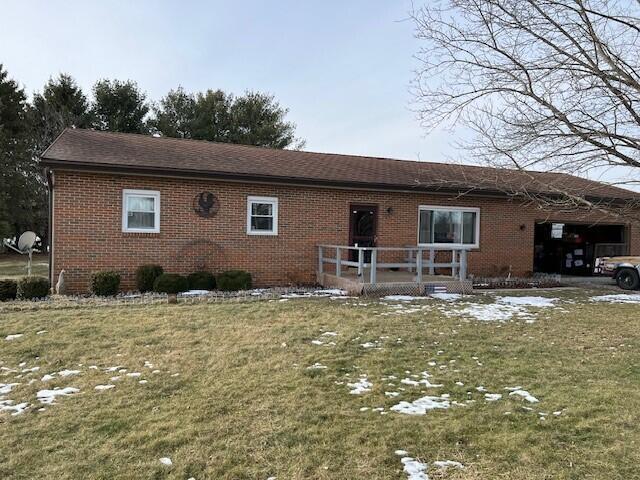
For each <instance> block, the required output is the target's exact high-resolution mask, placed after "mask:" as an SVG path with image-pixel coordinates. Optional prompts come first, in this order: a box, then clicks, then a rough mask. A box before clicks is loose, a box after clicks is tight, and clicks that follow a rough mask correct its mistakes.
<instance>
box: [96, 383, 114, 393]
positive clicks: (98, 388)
mask: <svg viewBox="0 0 640 480" xmlns="http://www.w3.org/2000/svg"><path fill="white" fill-rule="evenodd" d="M115 387H116V386H115V385H113V384H111V385H96V386H95V389H96V390H98V391H103V390H111V389H112V388H115Z"/></svg>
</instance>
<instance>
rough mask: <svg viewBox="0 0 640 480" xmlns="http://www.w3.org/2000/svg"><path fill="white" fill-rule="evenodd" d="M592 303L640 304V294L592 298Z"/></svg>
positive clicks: (619, 294) (620, 294)
mask: <svg viewBox="0 0 640 480" xmlns="http://www.w3.org/2000/svg"><path fill="white" fill-rule="evenodd" d="M590 300H591V301H592V302H610V303H640V293H618V294H611V295H599V296H597V297H591V298H590Z"/></svg>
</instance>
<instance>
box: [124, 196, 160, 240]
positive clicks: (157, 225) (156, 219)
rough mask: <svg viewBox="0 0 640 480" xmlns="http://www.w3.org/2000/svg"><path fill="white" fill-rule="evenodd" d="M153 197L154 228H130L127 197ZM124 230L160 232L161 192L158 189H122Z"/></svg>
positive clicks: (127, 231) (128, 231) (129, 231)
mask: <svg viewBox="0 0 640 480" xmlns="http://www.w3.org/2000/svg"><path fill="white" fill-rule="evenodd" d="M129 196H139V197H153V200H154V204H153V210H154V212H153V213H154V214H155V215H154V221H153V224H154V227H153V228H129V227H127V214H128V212H127V197H129ZM122 231H123V232H125V233H160V192H159V191H157V190H122Z"/></svg>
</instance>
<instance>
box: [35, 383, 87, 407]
mask: <svg viewBox="0 0 640 480" xmlns="http://www.w3.org/2000/svg"><path fill="white" fill-rule="evenodd" d="M79 391H80V390H79V389H77V388H73V387H65V388H54V389H53V390H40V391H38V393H37V394H36V396H37V397H38V400H40V403H44V404H47V405H51V404H53V402H54V401H55V399H56V397H61V396H67V395H73V394H74V393H78V392H79Z"/></svg>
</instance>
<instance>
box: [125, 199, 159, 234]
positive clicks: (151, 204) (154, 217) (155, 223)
mask: <svg viewBox="0 0 640 480" xmlns="http://www.w3.org/2000/svg"><path fill="white" fill-rule="evenodd" d="M122 231H123V232H129V233H158V232H160V192H158V191H155V190H123V191H122Z"/></svg>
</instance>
